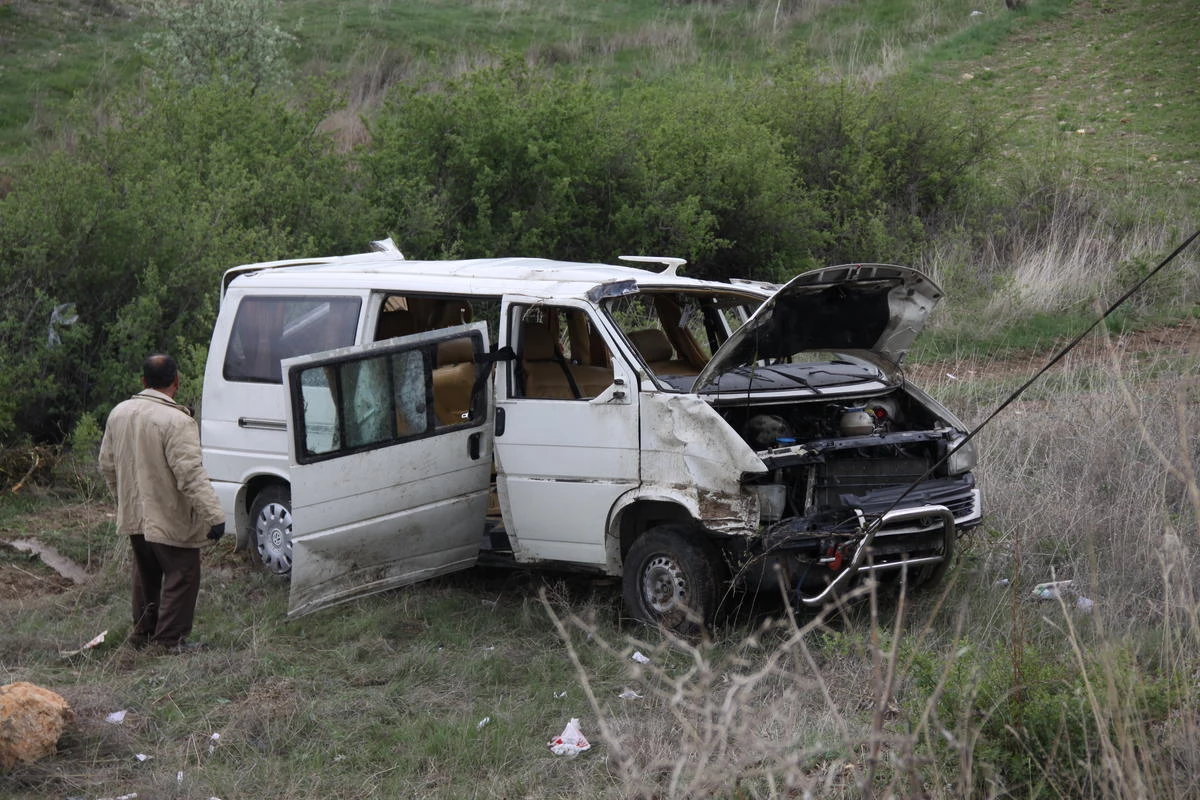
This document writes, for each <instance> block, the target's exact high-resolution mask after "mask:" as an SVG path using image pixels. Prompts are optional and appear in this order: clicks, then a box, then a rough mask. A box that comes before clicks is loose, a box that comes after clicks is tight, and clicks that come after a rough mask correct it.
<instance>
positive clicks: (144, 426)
mask: <svg viewBox="0 0 1200 800" xmlns="http://www.w3.org/2000/svg"><path fill="white" fill-rule="evenodd" d="M100 472H101V473H102V474H103V475H104V481H105V482H106V483H107V484H108V488H109V490H111V491H112V493H113V494H114V495H116V498H117V532H118V533H122V534H125V535H127V536H128V535H132V534H135V533H140V534H142V535H143V536H145V537H146V541H149V542H158V543H160V544H169V545H173V546H175V547H200V546H201V545H203V544H205V536H206V534H207V533H208V531H209V529H210V528H212V526H213V525H216V524H217V523H218V522H224V521H225V513H224V511H222V509H221V501H220V500H218V499H217V493H216V492H214V491H213V488H212V484H211V483H210V482H209V479H208V473H207V472H205V471H204V463H203V461H202V460H201V456H200V434H199V431H198V430H197V427H196V421H195V420H194V419H192V415H191V412H190V411H188V410H187V408H185V407H184V406H181V405H179V404H178V403H176V402H175V401H174V400H172V399H171V398H170V397H169V396H167V395H165V394H163V393H162V392H159V391H156V390H154V389H145V390H143V391H141V392H139V393H137V394H135V395H134V396H133V397H131V398H129V399H128V400H126V401H125V402H123V403H121V404H119V405H118V406H117V407H116V408H114V409H113V410H112V413H111V414H109V415H108V424H107V425H106V426H105V429H104V438H103V440H101V442H100Z"/></svg>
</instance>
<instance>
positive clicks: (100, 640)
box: [58, 631, 108, 658]
mask: <svg viewBox="0 0 1200 800" xmlns="http://www.w3.org/2000/svg"><path fill="white" fill-rule="evenodd" d="M105 636H108V631H100V632H99V633H98V634H96V635H95V636H94V637H92V640H91V641H89V642H88V643H87V644H85V645H84V646H83V647H81V648H79V649H78V650H59V651H58V654H59V656H61V657H62V658H70V657H71V656H77V655H79V654H80V653H83V652H86V651H88V650H91V649H92V648H93V647H96V646H97V645H102V644H104V637H105Z"/></svg>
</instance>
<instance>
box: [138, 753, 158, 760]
mask: <svg viewBox="0 0 1200 800" xmlns="http://www.w3.org/2000/svg"><path fill="white" fill-rule="evenodd" d="M134 758H136V759H137V760H138V761H149V760H150V759H152V758H154V756H148V755H146V754H145V753H138V754H137V755H136V756H134Z"/></svg>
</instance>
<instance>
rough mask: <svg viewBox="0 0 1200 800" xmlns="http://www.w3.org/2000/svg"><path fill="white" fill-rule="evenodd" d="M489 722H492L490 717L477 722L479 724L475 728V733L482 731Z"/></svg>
mask: <svg viewBox="0 0 1200 800" xmlns="http://www.w3.org/2000/svg"><path fill="white" fill-rule="evenodd" d="M491 721H492V718H491V717H484V718H483V719H481V720H479V724H478V725H476V726H475V730H477V731H481V730H483V727H484V726H485V725H487V724H488V723H489V722H491Z"/></svg>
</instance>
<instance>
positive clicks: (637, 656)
mask: <svg viewBox="0 0 1200 800" xmlns="http://www.w3.org/2000/svg"><path fill="white" fill-rule="evenodd" d="M630 658H632V659H633V660H634V661H636V662H638V663H639V664H649V663H650V657H649V656H646V655H643V654H642V651H641V650H634V651H633V655H631V656H630Z"/></svg>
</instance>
